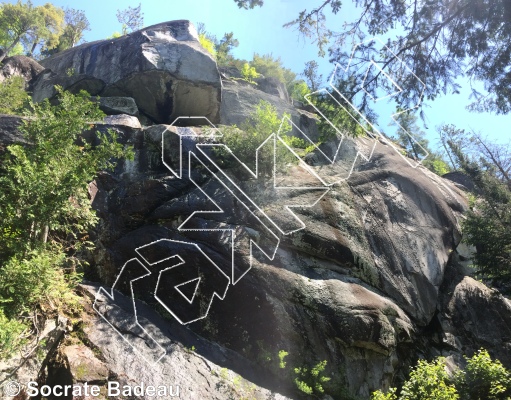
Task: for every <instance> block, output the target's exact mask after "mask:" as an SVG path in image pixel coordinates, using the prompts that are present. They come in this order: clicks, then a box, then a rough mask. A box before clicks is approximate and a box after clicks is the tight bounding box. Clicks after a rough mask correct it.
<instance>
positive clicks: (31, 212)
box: [0, 89, 123, 261]
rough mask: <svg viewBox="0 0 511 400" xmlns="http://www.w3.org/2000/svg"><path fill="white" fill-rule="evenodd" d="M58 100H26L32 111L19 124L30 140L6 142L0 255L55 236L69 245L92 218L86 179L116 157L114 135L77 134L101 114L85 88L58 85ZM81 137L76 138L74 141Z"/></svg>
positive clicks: (32, 246)
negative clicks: (93, 140)
mask: <svg viewBox="0 0 511 400" xmlns="http://www.w3.org/2000/svg"><path fill="white" fill-rule="evenodd" d="M59 100H60V102H59V104H58V105H57V106H52V105H51V104H50V103H49V101H43V102H41V103H36V104H34V103H30V108H31V109H33V112H31V113H30V118H29V119H26V120H24V123H23V125H22V127H21V128H20V129H21V130H22V132H24V134H25V139H26V140H27V141H28V142H29V143H30V146H23V145H21V144H15V145H11V146H9V147H8V148H7V155H6V156H5V157H4V159H3V161H2V164H1V169H0V187H1V190H0V232H4V233H5V232H10V234H9V235H7V236H6V237H4V238H3V246H2V251H1V252H0V253H1V254H0V261H1V260H2V259H4V257H5V256H12V255H13V254H16V253H19V252H22V253H23V252H25V251H29V250H33V249H35V248H37V247H38V246H39V245H40V244H41V243H46V242H47V241H48V238H57V237H59V238H60V239H58V242H60V243H64V242H65V243H66V246H65V247H66V248H68V249H73V248H75V247H77V246H79V245H80V243H81V238H80V235H81V234H82V233H84V232H86V230H87V229H88V228H89V227H91V226H92V225H93V224H94V223H95V222H96V217H95V215H94V212H93V210H92V208H91V206H90V203H89V200H88V192H87V183H88V182H90V181H92V180H93V179H94V176H95V174H96V173H97V171H99V170H102V169H107V168H111V167H112V166H113V165H114V162H113V158H121V157H122V156H123V154H122V146H121V145H120V144H118V143H117V142H116V135H115V134H114V133H113V132H111V133H110V134H109V135H104V134H101V135H100V134H98V135H99V136H98V139H99V140H100V144H99V145H97V146H94V147H93V146H92V145H91V144H90V143H88V142H84V141H83V140H80V138H79V135H80V134H81V133H82V132H83V131H85V130H86V129H90V128H91V127H93V126H94V125H91V123H94V122H95V121H100V120H101V119H102V117H103V114H102V112H101V111H100V110H99V108H98V107H99V106H98V105H97V104H95V103H93V102H91V101H90V100H89V98H88V94H87V93H86V92H81V93H80V94H79V95H76V96H74V95H71V94H70V93H67V92H63V91H62V90H61V89H59ZM77 143H80V144H77Z"/></svg>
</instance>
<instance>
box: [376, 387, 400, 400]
mask: <svg viewBox="0 0 511 400" xmlns="http://www.w3.org/2000/svg"><path fill="white" fill-rule="evenodd" d="M371 400H397V396H396V388H390V389H389V391H388V392H387V393H383V392H382V391H381V390H377V391H376V392H374V393H373V394H372V395H371Z"/></svg>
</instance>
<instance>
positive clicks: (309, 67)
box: [301, 60, 323, 92]
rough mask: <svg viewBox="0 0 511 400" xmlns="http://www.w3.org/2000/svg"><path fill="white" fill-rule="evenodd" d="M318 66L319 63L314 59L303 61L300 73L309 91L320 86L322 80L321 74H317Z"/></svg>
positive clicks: (313, 90)
mask: <svg viewBox="0 0 511 400" xmlns="http://www.w3.org/2000/svg"><path fill="white" fill-rule="evenodd" d="M318 67H319V65H318V63H317V62H316V61H314V60H312V61H307V62H306V63H305V69H304V70H303V72H302V74H301V75H302V76H303V77H305V81H306V82H307V85H308V86H309V89H310V90H311V92H315V91H316V90H319V89H320V88H321V82H322V81H323V75H320V74H318Z"/></svg>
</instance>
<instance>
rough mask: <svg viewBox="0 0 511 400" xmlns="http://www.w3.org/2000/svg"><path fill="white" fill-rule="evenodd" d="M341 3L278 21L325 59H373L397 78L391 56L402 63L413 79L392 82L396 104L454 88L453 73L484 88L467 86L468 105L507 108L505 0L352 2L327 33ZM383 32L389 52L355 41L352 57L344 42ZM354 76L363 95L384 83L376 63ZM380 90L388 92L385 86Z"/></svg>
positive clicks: (509, 8) (332, 1)
mask: <svg viewBox="0 0 511 400" xmlns="http://www.w3.org/2000/svg"><path fill="white" fill-rule="evenodd" d="M237 1H239V0H237ZM342 4H344V2H341V0H326V1H321V2H313V4H311V6H310V8H308V9H305V10H303V11H301V12H300V13H299V14H298V16H297V18H295V19H294V20H293V21H291V22H289V23H288V24H286V25H285V26H293V27H295V28H296V29H297V30H298V32H299V33H300V34H301V35H303V36H305V37H308V38H310V40H311V41H312V42H314V43H316V44H317V45H318V48H319V49H318V50H319V53H320V55H325V53H326V50H327V48H328V50H329V56H330V61H336V62H339V63H340V64H341V65H347V63H348V62H349V61H351V62H352V63H353V64H354V65H359V63H364V64H365V63H367V62H368V61H369V60H375V62H376V63H378V65H379V66H380V67H382V68H384V69H385V70H386V72H387V73H388V74H389V75H391V76H399V74H400V72H402V65H401V63H399V62H394V60H396V58H398V59H400V60H402V61H403V63H404V64H405V65H407V66H408V67H409V68H410V69H411V71H412V72H413V73H414V74H415V75H416V76H417V77H418V78H419V79H407V80H403V82H402V83H403V84H401V83H400V87H401V89H402V91H401V92H400V93H399V94H397V96H395V100H396V102H397V103H398V104H399V105H400V106H402V107H403V108H409V107H410V106H413V105H415V104H419V99H421V98H422V97H423V96H424V98H425V99H429V100H432V99H435V98H436V97H437V96H438V95H442V94H445V93H447V92H454V93H457V92H459V88H460V85H459V84H458V83H457V79H456V78H458V77H460V76H465V77H467V79H470V81H473V80H476V81H479V82H481V83H482V84H481V87H483V86H484V92H483V93H478V92H477V91H476V90H473V91H472V92H473V94H474V95H475V99H476V101H475V102H474V104H473V106H472V109H474V110H477V111H486V110H490V111H495V112H497V113H508V112H509V111H510V110H511V91H510V90H509V75H508V68H509V65H510V64H511V40H510V39H511V27H510V24H509V19H510V17H511V5H510V3H509V2H508V1H506V0H480V1H467V2H456V3H455V5H454V3H452V4H451V5H452V6H446V3H445V1H444V0H430V1H423V2H408V1H357V2H356V4H357V5H358V6H360V8H359V14H358V15H357V16H353V15H351V17H350V18H349V21H347V23H346V24H344V25H343V24H342V23H340V24H339V26H342V27H343V28H342V29H339V30H337V31H335V30H332V29H331V28H330V26H332V25H331V24H329V23H328V14H329V12H331V13H332V14H337V13H339V11H341V9H342V8H341V6H342ZM333 18H335V17H333ZM332 21H333V20H332ZM339 22H341V21H339ZM387 34H388V35H389V39H388V42H387V43H386V45H387V46H388V48H390V49H394V51H392V52H388V51H383V50H382V46H381V44H380V43H379V42H378V41H373V42H371V43H369V42H368V43H367V45H364V46H358V47H357V49H356V51H355V52H354V53H353V54H352V50H351V47H350V46H346V43H360V42H362V41H363V40H364V39H367V38H369V37H373V36H379V37H384V36H386V35H387ZM331 39H334V40H331ZM330 44H332V46H330V47H329V45H330ZM481 60H484V61H483V62H482V61H481ZM356 74H357V80H359V82H361V81H362V80H364V81H365V82H366V85H364V90H365V91H367V93H368V94H367V96H366V99H367V98H368V96H369V95H372V96H374V95H375V94H376V90H378V89H381V88H382V87H384V86H385V85H386V84H388V82H386V80H387V77H386V76H385V75H386V74H385V75H384V74H381V73H380V70H379V69H378V68H371V69H369V70H367V69H366V68H359V70H358V71H357V72H356ZM387 87H388V88H389V89H390V88H391V85H390V84H389V85H388V86H387Z"/></svg>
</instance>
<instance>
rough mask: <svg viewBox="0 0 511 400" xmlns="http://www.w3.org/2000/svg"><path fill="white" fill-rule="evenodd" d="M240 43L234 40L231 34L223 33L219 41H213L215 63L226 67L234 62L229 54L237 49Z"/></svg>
mask: <svg viewBox="0 0 511 400" xmlns="http://www.w3.org/2000/svg"><path fill="white" fill-rule="evenodd" d="M239 44H240V42H239V41H238V39H236V38H234V33H233V32H228V33H224V36H223V38H222V39H220V40H219V41H215V49H216V56H217V63H218V65H220V66H228V65H230V64H232V63H233V62H234V60H235V58H234V56H233V55H232V54H231V51H232V49H234V48H235V47H238V46H239Z"/></svg>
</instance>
